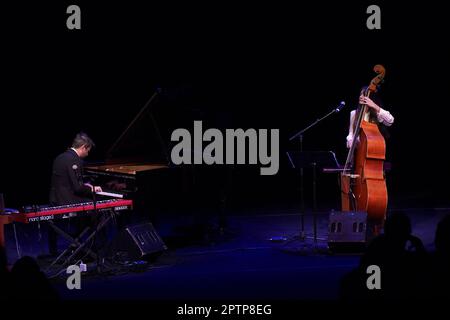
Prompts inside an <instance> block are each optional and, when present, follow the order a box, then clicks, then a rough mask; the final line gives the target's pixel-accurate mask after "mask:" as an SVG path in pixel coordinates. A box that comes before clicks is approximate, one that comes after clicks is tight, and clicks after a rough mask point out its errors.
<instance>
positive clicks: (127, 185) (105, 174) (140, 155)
mask: <svg viewBox="0 0 450 320" xmlns="http://www.w3.org/2000/svg"><path fill="white" fill-rule="evenodd" d="M160 104H161V90H156V91H155V92H154V93H153V95H152V96H151V97H150V99H149V100H148V101H147V103H146V104H145V105H144V106H143V107H142V109H141V110H140V111H139V112H138V114H137V115H136V116H135V117H134V119H133V120H132V121H131V122H130V123H129V124H128V126H127V127H126V128H125V130H123V131H122V133H121V134H120V135H119V137H118V138H117V139H116V140H115V141H114V142H113V143H112V145H111V147H110V148H109V149H108V151H107V152H106V154H105V156H104V160H102V161H101V162H95V163H94V162H91V163H87V164H85V166H84V178H85V180H87V181H90V182H91V183H95V184H96V185H100V186H102V188H103V190H104V191H107V192H111V193H118V194H121V195H123V197H124V198H130V199H133V201H134V208H135V211H137V212H144V215H145V216H148V215H150V216H152V217H153V215H154V214H155V212H156V211H159V210H166V209H167V208H168V206H167V204H168V203H170V202H173V199H174V198H175V197H177V196H180V193H181V192H182V190H181V189H180V188H178V186H180V185H181V184H180V183H179V179H181V177H182V175H180V174H179V173H180V171H181V170H182V168H174V167H171V165H170V158H169V155H168V151H167V146H166V142H165V138H164V137H163V135H162V133H161V131H160V128H159V126H158V123H157V121H156V119H155V116H154V109H155V108H157V107H158V106H160ZM145 213H146V214H145Z"/></svg>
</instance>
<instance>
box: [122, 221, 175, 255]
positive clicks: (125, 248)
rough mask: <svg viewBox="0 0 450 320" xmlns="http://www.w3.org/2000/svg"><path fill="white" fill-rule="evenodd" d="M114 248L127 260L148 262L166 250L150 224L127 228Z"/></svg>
mask: <svg viewBox="0 0 450 320" xmlns="http://www.w3.org/2000/svg"><path fill="white" fill-rule="evenodd" d="M115 247H116V251H117V252H122V253H126V258H127V260H148V259H151V258H153V257H154V256H156V255H158V254H160V253H162V252H163V251H165V250H167V246H166V245H165V243H164V242H163V240H162V239H161V237H160V236H159V235H158V233H157V232H156V230H155V228H154V227H153V224H152V223H151V222H145V223H140V224H135V225H130V226H127V227H126V228H125V230H124V231H122V232H121V234H120V235H119V237H118V239H117V241H116V245H115Z"/></svg>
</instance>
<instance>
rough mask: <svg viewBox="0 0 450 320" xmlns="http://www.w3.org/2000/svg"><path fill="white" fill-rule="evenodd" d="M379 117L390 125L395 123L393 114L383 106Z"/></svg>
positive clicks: (383, 122) (379, 119)
mask: <svg viewBox="0 0 450 320" xmlns="http://www.w3.org/2000/svg"><path fill="white" fill-rule="evenodd" d="M377 118H378V121H379V122H381V123H382V124H384V125H385V126H388V127H389V126H391V125H392V124H393V123H394V117H393V116H392V114H391V113H390V112H389V111H387V110H384V109H382V108H380V111H379V112H378V114H377Z"/></svg>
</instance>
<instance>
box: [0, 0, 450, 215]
mask: <svg viewBox="0 0 450 320" xmlns="http://www.w3.org/2000/svg"><path fill="white" fill-rule="evenodd" d="M73 3H76V4H78V5H80V7H81V11H82V29H81V30H78V31H77V30H68V29H67V28H66V18H67V16H68V15H67V14H66V8H67V6H68V5H70V4H72V2H65V1H58V2H56V1H55V2H54V3H50V2H42V3H41V2H39V3H36V2H30V3H26V2H21V3H20V4H8V5H6V4H2V10H1V12H2V13H1V34H2V57H3V58H2V62H3V63H2V71H1V73H2V78H3V79H4V81H3V85H2V89H3V90H2V94H1V98H2V101H1V125H0V130H1V136H2V138H3V139H2V148H1V150H2V155H1V158H2V163H3V164H2V165H1V169H0V170H1V172H0V177H1V179H0V183H1V185H0V191H1V192H3V193H4V194H5V199H6V203H7V205H8V206H19V205H24V204H31V203H45V202H46V201H47V194H48V187H49V176H50V168H51V162H52V160H53V158H54V157H55V156H56V155H57V154H58V153H59V152H61V151H63V150H64V149H65V148H66V147H67V146H68V145H69V144H70V142H71V140H72V138H73V136H74V134H75V133H76V132H78V131H80V130H84V131H86V132H88V133H89V134H90V135H91V136H92V137H93V139H94V140H95V141H96V143H97V146H98V147H97V149H96V150H95V151H94V152H93V153H92V155H91V160H95V159H101V158H102V157H103V155H104V152H105V151H106V149H107V148H108V147H109V146H110V144H111V143H112V142H113V141H114V140H115V139H116V138H117V136H118V135H119V134H120V132H121V131H122V130H123V129H124V127H125V126H126V125H127V124H128V123H129V122H130V121H131V119H133V117H134V116H135V115H136V113H137V112H138V111H139V110H140V108H142V106H143V105H144V104H145V103H146V101H147V100H148V99H149V98H150V96H151V95H152V94H153V92H154V90H155V89H156V88H157V87H161V88H162V89H163V90H164V92H165V96H164V101H160V102H159V103H156V104H155V106H154V112H155V116H156V118H157V121H158V123H159V125H160V127H161V129H162V132H163V135H164V137H165V139H166V141H167V142H169V139H170V133H171V131H172V130H173V129H175V128H177V127H180V126H182V127H186V128H191V127H192V120H193V119H198V120H203V121H204V127H229V128H238V127H242V128H279V129H280V133H281V138H280V145H281V149H280V157H281V168H280V172H279V173H278V175H277V176H272V177H261V176H259V175H258V170H255V168H247V167H244V168H239V170H237V171H236V178H235V180H234V181H235V185H234V186H233V192H234V193H235V194H236V195H235V198H236V199H240V200H239V201H238V203H239V202H240V203H241V204H244V203H250V204H253V205H257V206H260V207H264V206H266V205H267V206H268V205H270V204H273V203H277V202H283V201H288V200H293V199H294V202H295V197H296V195H297V194H298V193H297V190H298V175H297V174H296V173H295V172H292V171H291V170H289V167H288V165H287V162H286V159H285V157H284V154H285V152H286V151H287V150H289V149H293V148H296V147H298V144H295V143H289V142H288V141H287V140H288V137H289V136H291V135H292V134H294V133H295V132H296V131H298V130H300V129H302V128H304V127H306V126H307V125H309V124H310V123H311V122H313V121H314V120H316V119H317V118H319V117H321V116H323V115H325V114H326V113H328V112H329V111H330V110H332V108H334V107H335V106H336V105H337V104H338V103H339V102H340V101H341V100H344V101H346V102H347V106H346V108H345V109H344V110H343V111H342V112H340V113H338V114H334V115H333V116H331V117H330V118H327V119H326V120H324V122H322V123H320V124H319V125H318V126H316V127H315V128H313V129H311V130H310V131H308V133H307V134H305V143H304V148H305V149H307V150H333V151H334V152H336V155H337V156H338V158H339V160H340V161H341V162H343V161H344V160H345V156H346V148H345V136H346V134H347V130H348V121H349V112H350V110H351V108H353V107H354V106H355V105H356V103H357V98H358V93H359V89H360V87H361V86H363V85H367V84H368V83H369V81H370V80H371V79H372V78H373V77H374V76H375V74H374V73H373V71H372V68H373V66H374V65H375V64H383V65H384V66H385V67H386V70H387V73H386V79H385V82H384V84H383V85H382V95H383V98H384V101H385V106H386V109H388V110H390V111H391V113H392V114H393V115H394V116H395V124H394V126H393V127H392V130H391V133H392V138H391V140H389V142H388V149H387V153H388V159H389V160H390V161H391V162H392V171H391V172H390V173H389V176H388V183H389V185H388V187H389V196H390V201H391V203H392V204H393V205H398V206H408V207H409V206H423V205H425V206H448V205H449V194H450V190H449V189H450V188H449V186H448V184H449V183H448V181H449V178H450V169H449V163H450V161H449V159H448V156H447V152H446V151H447V150H446V149H447V145H448V144H447V138H448V131H447V129H448V117H449V111H448V108H449V103H448V98H447V93H448V88H449V80H448V77H447V76H448V74H449V71H450V70H449V69H450V62H449V60H448V58H449V56H450V55H449V49H448V43H447V38H448V29H449V28H448V23H447V22H446V21H448V17H447V16H446V14H445V12H446V11H445V10H444V8H443V5H442V4H441V3H440V2H438V1H427V2H422V3H420V4H416V3H413V2H409V1H408V2H407V1H404V2H399V1H396V2H395V3H392V2H391V3H382V2H375V3H373V2H366V3H364V2H360V3H352V2H347V1H339V2H331V1H326V2H324V1H314V2H312V3H307V2H303V1H302V2H298V3H296V4H291V2H279V1H276V2H275V1H273V2H269V3H260V2H252V3H247V4H245V5H244V4H242V3H241V2H229V1H219V2H217V1H214V2H211V1H210V2H196V3H192V2H183V3H179V2H172V1H164V2H162V1H152V2H148V3H147V4H146V5H144V4H143V2H141V1H117V2H113V3H111V2H109V1H108V2H106V1H105V2H99V1H95V4H94V3H93V2H92V1H89V2H88V1H75V2H73ZM370 4H378V5H380V7H381V10H382V17H381V19H382V29H381V30H368V29H367V28H366V19H367V16H368V15H367V14H366V8H367V6H368V5H370ZM149 130H150V129H149ZM149 132H150V131H149ZM157 148H158V146H156V145H155V149H157ZM319 185H320V199H324V201H325V200H327V201H331V203H332V204H334V202H333V201H335V200H336V199H337V198H336V197H337V196H338V190H337V184H336V181H335V177H330V176H326V177H323V176H321V177H320V180H319ZM308 201H310V200H308Z"/></svg>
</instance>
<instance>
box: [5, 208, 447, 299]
mask: <svg viewBox="0 0 450 320" xmlns="http://www.w3.org/2000/svg"><path fill="white" fill-rule="evenodd" d="M402 211H403V212H404V213H406V214H407V215H408V216H409V217H410V218H411V222H412V227H413V234H415V235H416V236H418V237H420V238H421V239H422V241H423V243H424V244H425V246H426V247H427V249H428V250H430V251H433V249H434V244H433V241H434V232H435V228H436V225H437V223H438V221H439V220H440V219H441V218H442V217H443V216H444V215H445V214H447V213H448V212H450V210H448V209H445V208H440V209H439V208H430V209H405V210H402ZM390 214H391V213H390ZM328 215H329V212H318V213H317V230H318V233H317V237H318V241H317V246H316V245H314V241H313V240H312V236H313V233H312V231H313V223H312V213H311V212H308V213H307V214H306V216H305V231H306V235H307V239H306V241H305V242H301V241H298V240H293V241H289V240H291V239H295V238H294V237H295V236H296V235H298V234H299V232H300V227H301V219H300V215H299V214H298V212H295V211H283V212H279V211H277V210H252V212H250V211H248V212H239V213H238V212H236V213H235V214H234V215H229V216H228V217H227V219H226V222H227V227H226V228H225V230H224V232H223V233H221V232H219V230H218V229H217V228H214V227H215V226H216V224H215V221H214V218H213V219H210V220H209V221H208V224H207V225H208V226H211V229H210V230H209V232H208V233H207V235H208V237H206V236H205V234H204V233H202V234H201V235H203V236H200V237H195V236H192V233H189V231H186V230H192V229H195V221H197V220H195V218H193V217H190V216H176V215H174V216H167V217H164V219H159V220H158V222H157V223H154V224H155V228H156V230H157V232H158V233H159V235H160V236H161V237H162V238H163V240H164V241H165V242H166V244H167V245H168V247H169V249H168V250H167V251H165V252H164V253H162V254H161V255H160V256H159V257H157V258H156V259H155V260H154V261H152V262H151V263H148V264H147V265H144V267H145V268H144V270H140V271H137V270H135V271H131V270H130V269H127V272H124V269H122V270H121V272H117V273H114V274H112V273H105V274H102V275H98V274H96V273H95V272H92V273H91V272H88V273H87V274H82V288H81V289H80V290H69V289H67V286H66V279H67V274H65V272H64V270H62V271H63V272H62V274H61V275H60V276H58V277H55V278H54V279H52V283H53V284H54V286H55V288H56V289H57V291H58V292H59V294H60V296H61V298H62V299H64V300H65V299H68V300H72V299H77V300H78V299H82V300H84V299H86V300H92V299H106V300H110V299H120V300H136V299H137V300H142V299H145V300H147V299H151V300H178V301H184V300H189V299H201V300H230V299H232V300H236V299H243V300H244V299H245V300H248V299H253V300H265V299H267V300H273V299H279V300H292V299H294V300H297V299H306V300H311V299H312V300H316V299H319V300H333V299H336V298H338V292H339V283H340V281H341V279H342V277H343V276H344V275H345V274H346V273H348V272H349V271H351V270H352V269H353V268H355V267H356V266H357V264H358V262H359V258H360V255H359V254H357V253H353V254H334V253H329V252H327V250H326V249H327V241H326V240H327V226H328ZM189 226H190V227H192V228H190V227H189ZM6 234H7V240H8V241H7V254H8V258H9V262H10V263H13V262H14V261H15V260H17V258H18V253H20V254H21V256H24V255H30V256H33V257H38V256H40V255H42V254H45V248H46V247H47V245H46V239H45V233H44V232H42V230H41V232H39V230H37V227H36V226H23V225H17V226H16V234H15V233H14V230H13V228H12V226H8V229H7V230H6ZM16 235H17V242H18V243H19V244H20V248H19V250H17V248H16V245H15V243H16V241H15V236H16ZM39 237H41V238H40V239H39ZM284 239H288V240H284ZM62 245H63V244H62ZM316 249H317V250H316ZM38 261H39V263H40V264H41V267H42V268H45V267H46V265H45V263H46V262H44V259H38ZM47 263H48V261H47ZM92 266H93V265H90V264H88V271H92V270H90V269H91V268H92Z"/></svg>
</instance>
